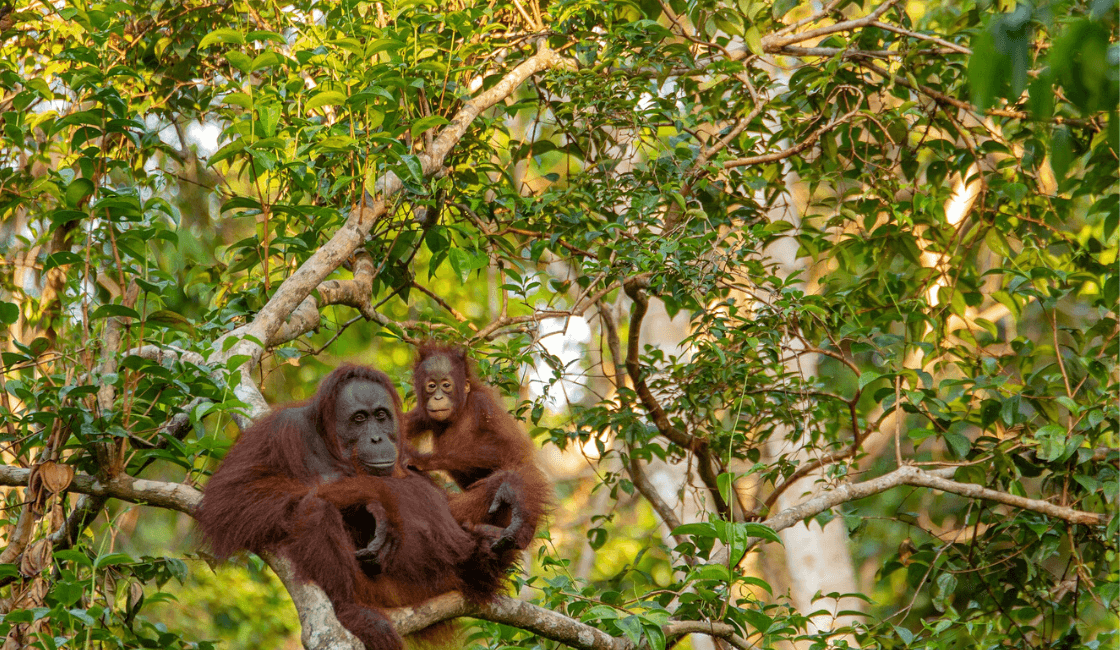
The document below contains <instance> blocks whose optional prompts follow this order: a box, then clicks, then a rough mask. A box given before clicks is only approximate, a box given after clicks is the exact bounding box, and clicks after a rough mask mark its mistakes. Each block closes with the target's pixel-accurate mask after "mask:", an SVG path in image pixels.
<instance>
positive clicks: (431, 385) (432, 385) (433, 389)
mask: <svg viewBox="0 0 1120 650" xmlns="http://www.w3.org/2000/svg"><path fill="white" fill-rule="evenodd" d="M428 392H429V393H434V392H436V382H434V381H429V382H428Z"/></svg>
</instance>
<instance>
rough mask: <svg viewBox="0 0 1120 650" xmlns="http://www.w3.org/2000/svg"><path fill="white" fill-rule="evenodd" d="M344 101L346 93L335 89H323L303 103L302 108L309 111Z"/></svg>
mask: <svg viewBox="0 0 1120 650" xmlns="http://www.w3.org/2000/svg"><path fill="white" fill-rule="evenodd" d="M345 102H346V95H344V94H342V93H340V92H338V91H337V90H324V91H323V92H321V93H319V94H317V95H315V96H314V97H312V98H311V99H310V100H308V101H307V103H306V104H304V105H303V108H304V110H306V111H308V112H310V111H313V110H315V109H316V108H320V107H322V106H337V105H339V104H343V103H345Z"/></svg>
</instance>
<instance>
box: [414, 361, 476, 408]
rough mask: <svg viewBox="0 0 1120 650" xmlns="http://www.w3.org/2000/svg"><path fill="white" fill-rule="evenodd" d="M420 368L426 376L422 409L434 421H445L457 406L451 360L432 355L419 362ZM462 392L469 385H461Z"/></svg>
mask: <svg viewBox="0 0 1120 650" xmlns="http://www.w3.org/2000/svg"><path fill="white" fill-rule="evenodd" d="M420 369H421V370H422V371H423V372H424V374H425V375H426V376H427V377H428V381H427V382H426V383H425V384H424V392H425V393H427V395H428V401H427V402H426V403H425V405H424V409H425V410H426V411H427V412H428V417H430V418H432V419H433V420H435V421H436V422H446V421H447V420H449V419H451V417H452V416H453V415H454V414H455V409H456V408H457V407H458V406H459V405H458V404H456V403H455V379H454V378H453V377H452V368H451V360H450V359H448V358H447V357H445V356H443V355H438V356H433V357H431V358H429V359H427V360H426V361H424V363H422V364H420ZM463 391H464V394H465V393H466V392H469V391H470V386H464V387H463Z"/></svg>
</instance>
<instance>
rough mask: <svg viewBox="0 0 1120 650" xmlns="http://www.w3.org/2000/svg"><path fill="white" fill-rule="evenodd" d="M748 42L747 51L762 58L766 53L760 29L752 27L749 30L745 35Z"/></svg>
mask: <svg viewBox="0 0 1120 650" xmlns="http://www.w3.org/2000/svg"><path fill="white" fill-rule="evenodd" d="M743 38H744V39H745V40H746V41H747V49H749V50H750V51H751V53H752V54H754V55H756V56H762V55H763V54H765V53H766V52H765V51H764V50H763V49H762V35H761V34H759V33H758V28H757V27H755V26H754V25H751V26H750V27H748V28H747V33H746V34H744V35H743Z"/></svg>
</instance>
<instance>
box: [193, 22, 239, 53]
mask: <svg viewBox="0 0 1120 650" xmlns="http://www.w3.org/2000/svg"><path fill="white" fill-rule="evenodd" d="M215 43H233V44H236V45H244V44H245V35H244V34H242V33H241V32H239V31H237V30H235V29H230V28H228V27H221V28H218V29H215V30H214V31H212V32H210V33H209V34H207V35H206V36H203V37H202V40H201V41H199V42H198V49H200V50H205V49H206V48H208V47H210V46H211V45H213V44H215Z"/></svg>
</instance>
